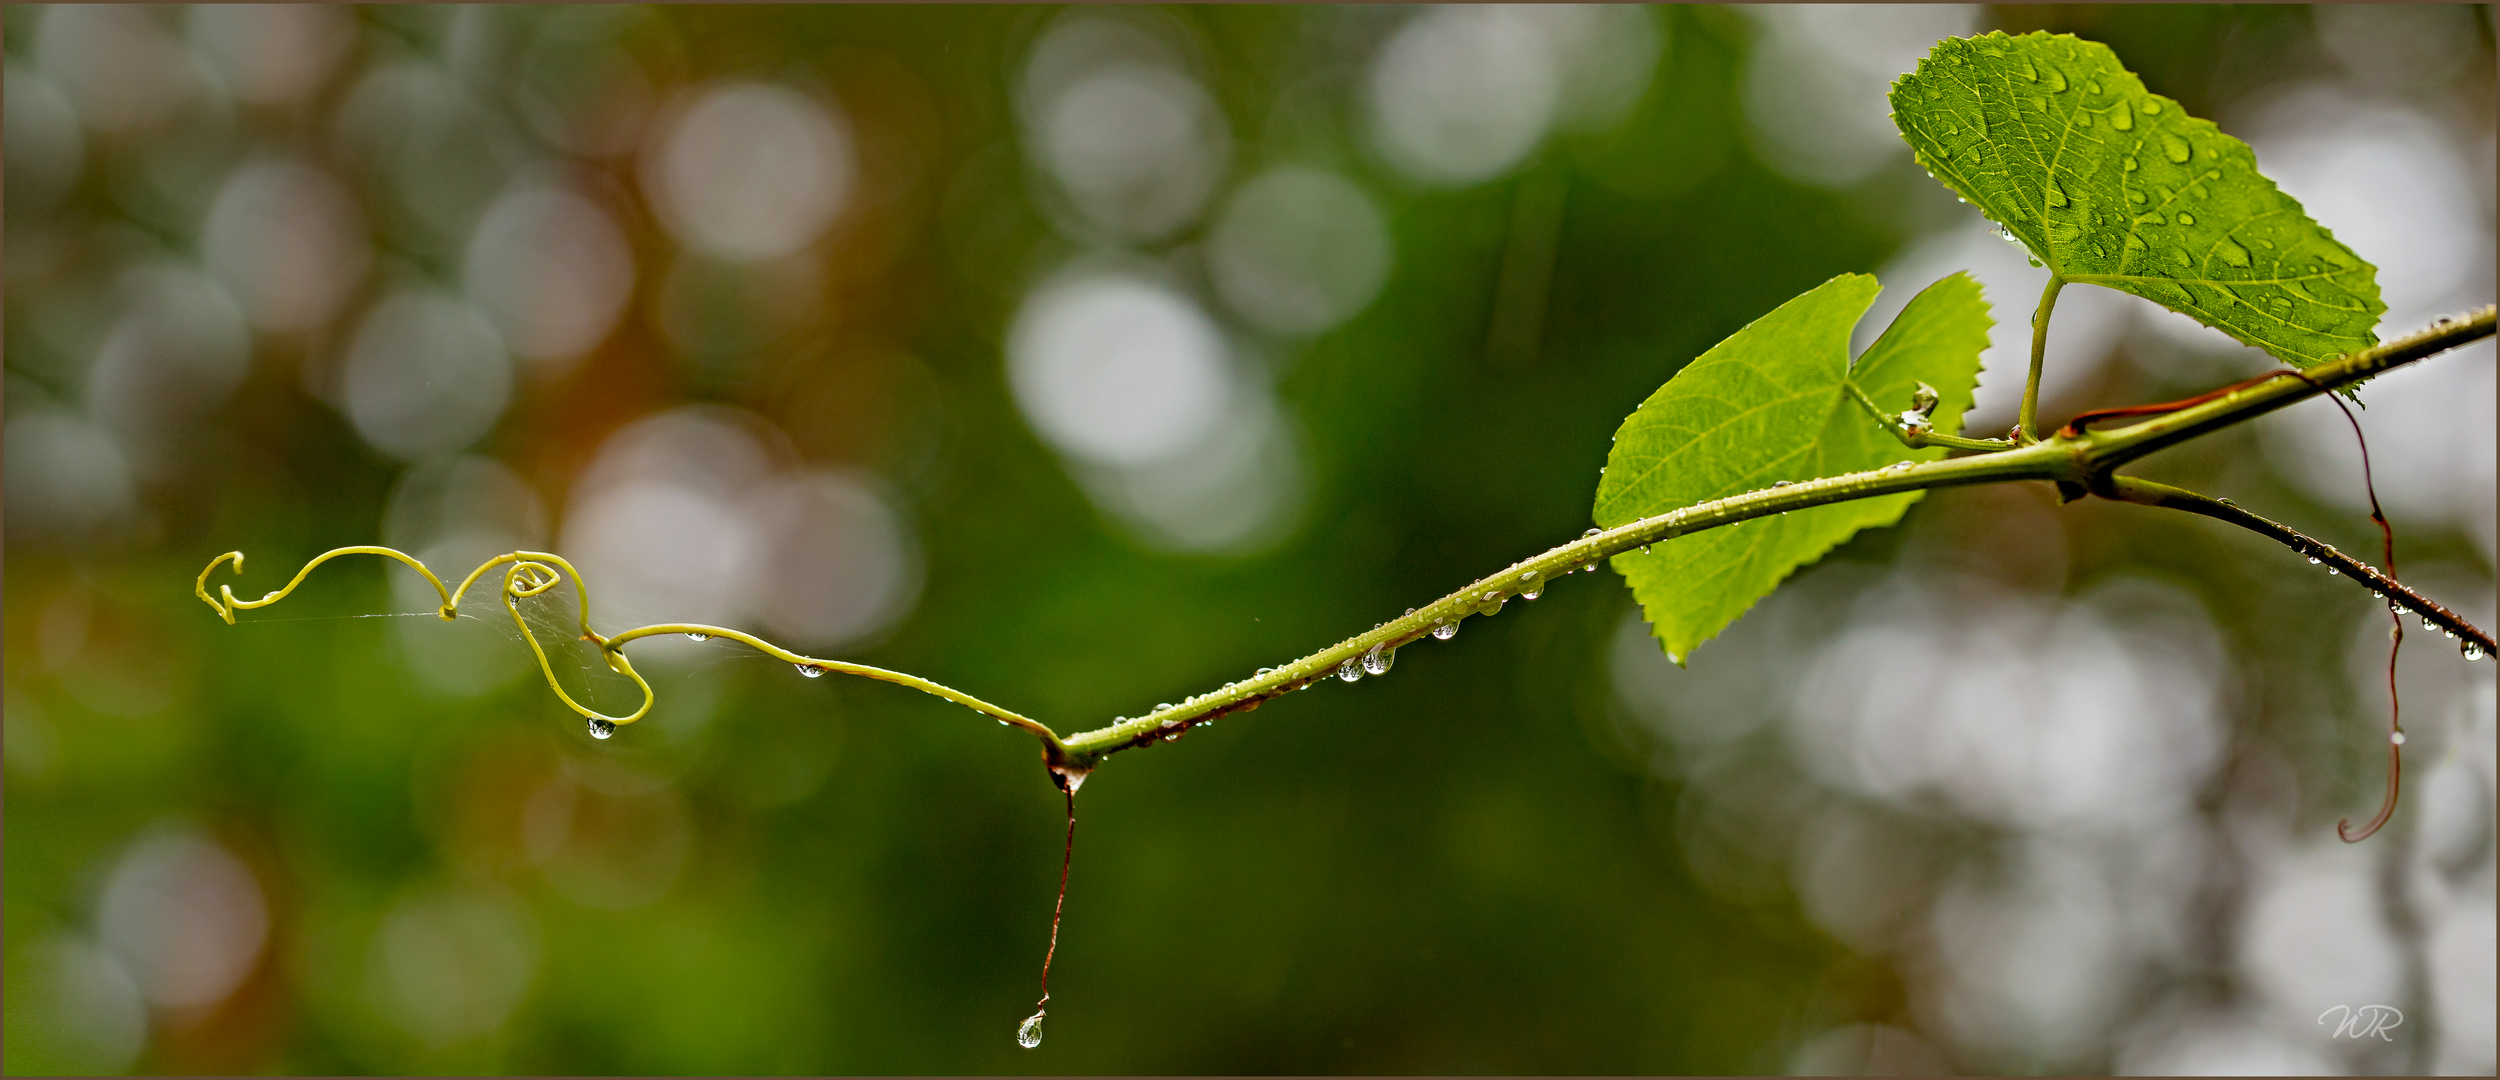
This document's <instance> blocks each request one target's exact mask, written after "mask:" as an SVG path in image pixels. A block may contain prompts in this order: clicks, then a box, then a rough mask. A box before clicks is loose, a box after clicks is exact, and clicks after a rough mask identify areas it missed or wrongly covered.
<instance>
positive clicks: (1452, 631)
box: [1432, 622, 1458, 641]
mask: <svg viewBox="0 0 2500 1080" xmlns="http://www.w3.org/2000/svg"><path fill="white" fill-rule="evenodd" d="M1432 636H1433V638H1434V640H1437V641H1448V640H1450V639H1451V638H1454V637H1457V636H1458V624H1457V623H1454V622H1445V623H1442V624H1441V625H1439V626H1436V627H1433V628H1432Z"/></svg>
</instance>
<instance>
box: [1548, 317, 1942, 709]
mask: <svg viewBox="0 0 2500 1080" xmlns="http://www.w3.org/2000/svg"><path fill="white" fill-rule="evenodd" d="M1879 291H1880V290H1879V289H1878V287H1877V286H1876V284H1875V279H1874V278H1871V277H1868V276H1866V275H1864V274H1843V275H1841V276H1839V277H1836V278H1833V279H1832V280H1830V281H1827V282H1824V283H1823V284H1821V285H1819V286H1816V287H1815V288H1814V289H1813V290H1811V291H1809V292H1807V293H1806V294H1804V295H1802V296H1799V297H1797V298H1796V299H1794V300H1790V301H1789V302H1787V303H1785V304H1782V305H1780V306H1779V308H1778V309H1777V310H1774V311H1772V312H1771V313H1770V314H1768V315H1765V316H1763V317H1761V318H1759V319H1756V320H1754V321H1753V323H1752V324H1751V325H1748V326H1746V327H1745V328H1744V329H1742V330H1739V331H1737V332H1736V333H1735V334H1733V335H1731V336H1730V337H1729V338H1728V339H1727V340H1725V341H1722V342H1720V343H1718V344H1717V345H1715V346H1712V347H1711V349H1710V351H1708V352H1705V353H1703V354H1701V356H1700V357H1699V358H1698V359H1696V360H1694V361H1693V362H1692V363H1690V364H1687V365H1685V367H1684V370H1682V371H1680V372H1677V373H1676V375H1675V377H1674V378H1672V379H1669V380H1667V384H1666V385H1665V386H1662V387H1660V388H1659V389H1658V392H1657V393H1655V394H1651V395H1650V396H1649V400H1647V401H1644V402H1642V403H1641V407H1640V408H1638V409H1635V410H1633V412H1632V415H1631V416H1630V417H1627V418H1626V419H1625V420H1624V422H1623V426H1622V427H1621V428H1620V429H1618V430H1617V431H1616V432H1615V446H1614V450H1613V451H1612V452H1611V453H1609V454H1607V456H1606V474H1605V475H1604V476H1603V477H1602V478H1600V480H1599V482H1598V485H1597V513H1596V520H1597V523H1598V524H1599V525H1602V526H1605V527H1607V528H1613V527H1615V526H1617V525H1622V524H1626V523H1629V522H1633V521H1638V520H1640V519H1642V518H1645V517H1650V516H1653V515H1657V514H1663V513H1666V512H1667V511H1669V510H1674V509H1678V508H1681V507H1685V506H1691V505H1693V504H1694V503H1698V502H1704V501H1707V500H1710V499H1718V498H1725V497H1727V496H1729V495H1736V494H1741V493H1743V492H1747V491H1754V490H1757V489H1760V488H1766V487H1770V486H1771V485H1772V484H1774V483H1776V482H1778V481H1781V480H1788V481H1803V480H1812V479H1817V478H1820V477H1825V476H1837V475H1839V474H1842V473H1849V472H1858V471H1862V470H1866V469H1878V468H1882V467H1884V466H1886V465H1889V464H1892V463H1893V462H1897V461H1928V460H1933V459H1935V458H1938V457H1942V456H1943V455H1944V451H1943V450H1941V449H1936V448H1932V447H1931V448H1928V449H1924V450H1912V449H1910V448H1908V447H1905V446H1903V445H1901V443H1900V441H1899V440H1897V439H1894V438H1893V437H1892V436H1891V435H1890V434H1888V433H1887V432H1885V431H1884V429H1883V428H1881V427H1879V426H1877V423H1876V421H1875V418H1874V417H1871V416H1869V415H1867V413H1866V411H1865V409H1864V408H1862V407H1861V406H1860V405H1858V403H1857V402H1856V401H1855V400H1853V399H1852V398H1851V397H1850V396H1849V395H1848V391H1847V388H1846V385H1845V383H1844V380H1850V381H1855V382H1856V383H1857V384H1858V386H1859V388H1860V389H1861V390H1864V391H1865V392H1866V394H1867V395H1868V396H1870V397H1872V398H1874V399H1875V401H1876V403H1877V404H1878V405H1880V406H1882V407H1883V408H1884V409H1885V410H1886V411H1888V412H1899V411H1901V410H1903V409H1907V408H1909V407H1910V397H1911V393H1912V391H1913V390H1914V389H1916V387H1917V384H1919V383H1921V382H1925V383H1927V384H1929V385H1930V386H1933V387H1936V388H1937V390H1938V393H1939V396H1940V398H1941V400H1940V401H1939V402H1938V403H1937V405H1936V407H1935V409H1934V410H1933V411H1932V412H1931V413H1930V414H1929V415H1930V416H1931V417H1932V419H1933V420H1934V421H1935V426H1936V428H1937V429H1938V430H1941V431H1952V430H1955V429H1956V428H1957V427H1959V425H1960V421H1961V415H1962V412H1963V410H1965V409H1968V408H1969V407H1970V402H1971V389H1972V387H1973V386H1975V385H1976V384H1977V383H1978V380H1979V353H1980V351H1981V350H1982V349H1985V348H1987V347H1988V328H1989V326H1990V325H1991V320H1990V319H1989V317H1988V305H1987V302H1986V301H1985V300H1983V299H1982V298H1981V297H1980V290H1979V283H1978V282H1975V281H1973V280H1971V278H1970V277H1969V275H1966V274H1954V275H1952V276H1950V277H1947V278H1945V279H1944V280H1942V281H1938V282H1936V283H1935V284H1933V285H1930V286H1928V287H1927V289H1926V290H1925V291H1924V292H1921V293H1919V294H1918V296H1917V297H1915V298H1913V299H1912V300H1911V301H1910V303H1909V306H1907V307H1905V308H1903V309H1902V311H1901V314H1900V316H1899V317H1898V318H1895V319H1894V320H1893V323H1892V326H1891V327H1889V328H1887V329H1886V330H1885V331H1884V335H1883V337H1881V338H1880V339H1878V340H1877V341H1876V342H1875V344H1874V345H1872V346H1869V347H1868V348H1867V350H1866V354H1865V355H1864V356H1861V357H1859V359H1858V362H1857V365H1856V367H1855V369H1854V370H1853V369H1852V368H1851V365H1850V362H1849V331H1850V329H1851V328H1852V327H1854V326H1856V325H1857V322H1858V320H1859V318H1861V317H1863V316H1864V315H1865V314H1866V309H1867V307H1868V306H1869V305H1872V304H1873V303H1874V302H1875V295H1876V293H1877V292H1879ZM1919 494H1920V493H1918V492H1910V493H1907V494H1902V495H1889V496H1885V497H1883V498H1879V499H1862V500H1858V501H1855V502H1847V503H1838V504H1835V505H1831V506H1819V507H1815V508H1813V509H1810V510H1798V511H1793V512H1791V513H1787V514H1781V515H1776V516H1773V517H1767V518H1756V519H1754V520H1751V521H1745V522H1740V523H1738V524H1735V525H1730V526H1725V527H1723V528H1718V529H1712V530H1709V531H1707V532H1700V533H1695V534H1693V535H1691V536H1682V537H1677V538H1675V539H1673V540H1669V541H1666V542H1664V543H1661V544H1658V545H1655V546H1654V547H1653V548H1652V549H1651V550H1650V551H1649V552H1647V553H1640V552H1631V553H1626V554H1623V555H1618V556H1615V558H1614V568H1615V570H1616V571H1617V572H1618V573H1621V574H1622V575H1623V576H1624V578H1625V579H1626V580H1627V581H1628V582H1629V583H1630V584H1631V586H1632V595H1633V596H1634V597H1636V598H1638V599H1639V600H1640V602H1641V608H1642V610H1643V611H1644V613H1646V614H1647V615H1648V617H1649V624H1650V629H1651V631H1652V632H1653V633H1655V634H1656V635H1657V636H1658V640H1659V643H1660V644H1661V645H1663V646H1665V648H1666V650H1667V655H1668V656H1669V657H1671V658H1673V659H1674V660H1675V662H1676V663H1678V664H1681V663H1683V662H1684V658H1685V657H1687V656H1690V655H1691V654H1692V651H1693V649H1694V647H1696V646H1698V645H1700V644H1701V643H1702V642H1704V641H1707V640H1709V639H1710V638H1712V637H1715V636H1717V634H1718V633H1719V631H1721V630H1723V629H1726V627H1727V625H1728V624H1729V623H1731V622H1734V621H1736V618H1737V616H1739V615H1743V614H1744V613H1745V611H1746V610H1747V609H1748V608H1751V607H1753V605H1754V602H1755V601H1758V600H1760V599H1761V598H1762V597H1764V596H1766V595H1768V594H1769V593H1770V591H1771V590H1772V589H1774V588H1776V587H1778V585H1779V583H1780V582H1781V581H1782V580H1783V579H1785V578H1786V577H1787V576H1788V575H1789V573H1790V572H1792V571H1794V570H1795V569H1796V568H1797V567H1799V566H1802V565H1804V564H1806V563H1809V562H1812V561H1813V560H1815V559H1818V558H1821V557H1822V555H1823V553H1824V552H1826V551H1829V550H1831V549H1832V547H1833V546H1834V545H1837V544H1839V543H1840V542H1841V541H1843V540H1847V539H1848V538H1849V537H1850V536H1852V535H1854V534H1855V533H1856V532H1857V531H1858V530H1860V529H1864V528H1870V527H1875V526H1882V525H1890V524H1892V523H1893V522H1895V521H1898V520H1900V518H1901V515H1902V514H1903V513H1904V512H1906V511H1908V510H1909V508H1910V504H1911V503H1912V502H1914V501H1916V500H1917V498H1918V495H1919Z"/></svg>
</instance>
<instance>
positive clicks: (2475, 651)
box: [2457, 638, 2483, 660]
mask: <svg viewBox="0 0 2500 1080" xmlns="http://www.w3.org/2000/svg"><path fill="white" fill-rule="evenodd" d="M2457 653H2458V654H2459V655H2461V656H2463V657H2465V658H2466V659H2468V660H2480V659H2482V658H2483V643H2482V642H2479V641H2475V640H2473V639H2471V638H2468V639H2467V640H2466V642H2465V644H2463V645H2459V646H2457Z"/></svg>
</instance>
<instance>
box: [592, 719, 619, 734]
mask: <svg viewBox="0 0 2500 1080" xmlns="http://www.w3.org/2000/svg"><path fill="white" fill-rule="evenodd" d="M614 734H616V724H615V723H613V722H611V721H607V720H602V719H600V718H598V717H596V716H594V717H591V718H590V737H591V738H594V739H604V738H607V737H608V736H610V735H614Z"/></svg>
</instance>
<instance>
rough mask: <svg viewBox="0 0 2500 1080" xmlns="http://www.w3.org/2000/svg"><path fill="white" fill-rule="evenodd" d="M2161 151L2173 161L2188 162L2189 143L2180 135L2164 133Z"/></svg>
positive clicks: (2147, 110) (2148, 110)
mask: <svg viewBox="0 0 2500 1080" xmlns="http://www.w3.org/2000/svg"><path fill="white" fill-rule="evenodd" d="M2145 111H2146V112H2150V111H2152V110H2151V109H2149V108H2148V109H2146V110H2145ZM2161 152H2162V153H2163V154H2164V155H2165V156H2167V157H2169V158H2170V160H2171V161H2173V162H2177V163H2179V164H2182V165H2184V164H2186V163H2187V159H2188V144H2187V142H2186V140H2184V139H2180V138H2178V137H2176V136H2171V135H2164V136H2162V137H2161Z"/></svg>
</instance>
